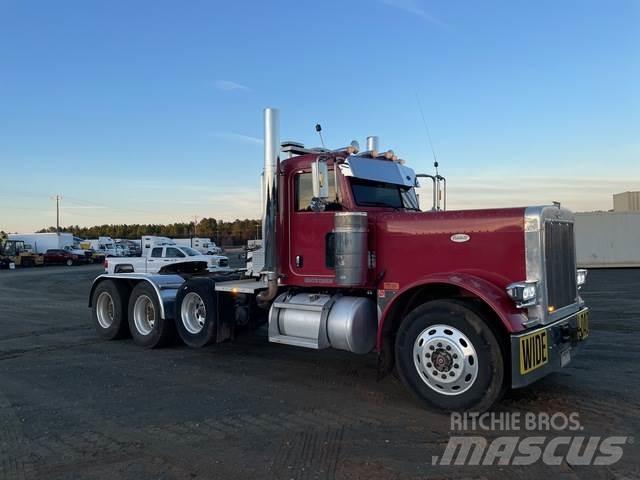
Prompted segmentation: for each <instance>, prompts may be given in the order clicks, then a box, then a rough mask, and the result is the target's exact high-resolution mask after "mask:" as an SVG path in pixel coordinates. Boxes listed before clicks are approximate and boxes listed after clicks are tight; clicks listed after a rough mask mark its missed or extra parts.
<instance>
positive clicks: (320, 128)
mask: <svg viewBox="0 0 640 480" xmlns="http://www.w3.org/2000/svg"><path fill="white" fill-rule="evenodd" d="M316 132H318V135H320V143H321V144H322V148H324V138H322V125H320V124H319V123H316Z"/></svg>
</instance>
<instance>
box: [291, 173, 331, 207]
mask: <svg viewBox="0 0 640 480" xmlns="http://www.w3.org/2000/svg"><path fill="white" fill-rule="evenodd" d="M312 198H313V179H312V176H311V173H299V174H297V175H296V178H295V209H296V212H310V211H311V208H310V207H309V204H310V203H311V199H312ZM335 199H336V177H335V175H334V174H333V170H329V198H328V199H327V201H328V202H335Z"/></svg>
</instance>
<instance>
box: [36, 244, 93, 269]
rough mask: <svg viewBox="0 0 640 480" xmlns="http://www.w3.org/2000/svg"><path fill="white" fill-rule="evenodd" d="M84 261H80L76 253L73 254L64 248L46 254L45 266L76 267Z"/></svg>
mask: <svg viewBox="0 0 640 480" xmlns="http://www.w3.org/2000/svg"><path fill="white" fill-rule="evenodd" d="M81 261H84V259H82V260H81V259H80V258H79V257H78V255H76V254H75V253H71V252H69V251H67V250H64V249H62V248H51V249H49V250H47V251H46V252H45V253H44V264H45V265H68V266H69V267H70V266H71V265H75V264H77V263H80V262H81Z"/></svg>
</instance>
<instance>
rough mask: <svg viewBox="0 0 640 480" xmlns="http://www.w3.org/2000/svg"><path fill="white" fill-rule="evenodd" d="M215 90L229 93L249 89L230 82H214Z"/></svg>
mask: <svg viewBox="0 0 640 480" xmlns="http://www.w3.org/2000/svg"><path fill="white" fill-rule="evenodd" d="M216 88H217V89H218V90H222V91H223V92H231V91H234V90H249V87H247V86H245V85H242V84H240V83H237V82H233V81H231V80H218V81H217V82H216Z"/></svg>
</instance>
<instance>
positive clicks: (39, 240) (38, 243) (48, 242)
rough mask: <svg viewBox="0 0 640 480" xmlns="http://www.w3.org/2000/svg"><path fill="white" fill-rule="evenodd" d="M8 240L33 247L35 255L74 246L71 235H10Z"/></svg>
mask: <svg viewBox="0 0 640 480" xmlns="http://www.w3.org/2000/svg"><path fill="white" fill-rule="evenodd" d="M8 238H9V240H19V241H23V242H24V243H26V244H29V245H31V246H32V248H33V251H34V252H35V253H45V252H46V251H47V250H51V249H55V250H60V249H65V247H73V246H74V240H73V234H71V233H10V234H9V237H8Z"/></svg>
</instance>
